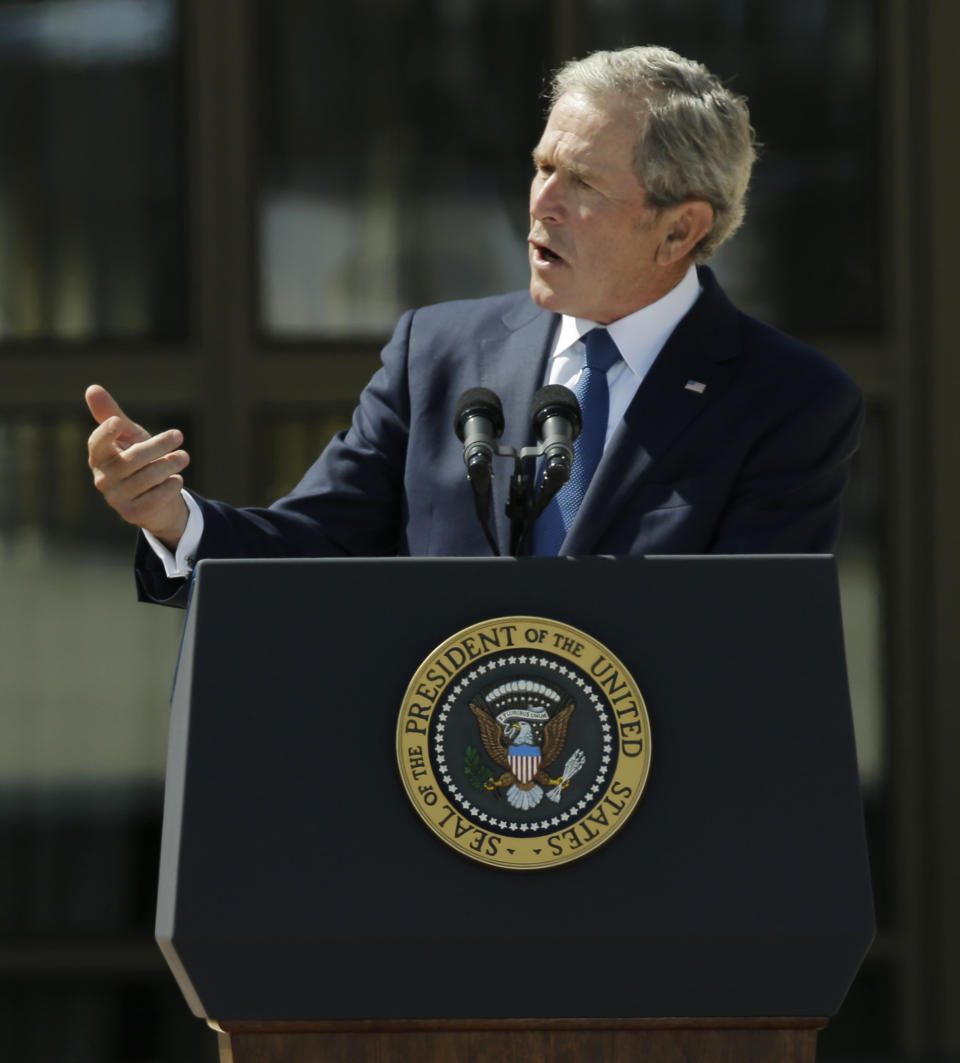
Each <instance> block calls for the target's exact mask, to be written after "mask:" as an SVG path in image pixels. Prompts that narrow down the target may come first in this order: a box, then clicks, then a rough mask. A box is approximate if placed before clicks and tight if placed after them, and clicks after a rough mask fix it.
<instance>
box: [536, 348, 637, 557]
mask: <svg viewBox="0 0 960 1063" xmlns="http://www.w3.org/2000/svg"><path fill="white" fill-rule="evenodd" d="M584 347H585V349H586V364H585V365H584V368H583V372H581V374H580V379H579V380H578V381H577V386H576V387H575V388H574V389H573V393H574V395H576V396H577V401H578V402H579V403H580V410H581V412H582V414H583V428H582V430H581V432H580V435H579V436H577V438H576V440H575V441H574V444H573V468H572V469H571V471H570V479H569V480H568V481H567V483H566V484H564V486H563V487H562V488H561V489H560V490H559V491H558V492H557V494H556V495H555V496H554V497H553V498H552V499H551V500H550V503H549V504H548V506H547V508H546V509H545V510H544V511H543V513H541V514H540V517H539V519H538V520H537V523H536V524H535V525H534V528H533V553H535V554H539V555H541V556H550V555H556V554H557V553H559V551H560V544H561V543H562V542H563V540H564V538H565V536H566V534H567V531H568V529H569V528H570V525H571V524H572V523H573V518H574V517H575V516H576V515H577V510H578V509H579V508H580V503H581V502H582V501H583V496H584V495H585V494H586V492H587V486H588V485H589V483H590V481H591V480H592V479H593V474H594V472H596V469H597V466H598V465H599V464H600V456H601V454H603V443H604V440H605V439H606V436H607V418H608V416H609V413H610V389H609V388H608V387H607V370H608V369H610V367H611V366H613V365H615V364H616V363H617V361H618V360H619V359H620V352H619V351H618V350H617V345H616V344H615V343H614V342H613V340H612V339H611V337H610V333H609V332H607V330H606V329H605V328H595V329H591V331H590V332H588V333H587V335H586V341H585V343H584Z"/></svg>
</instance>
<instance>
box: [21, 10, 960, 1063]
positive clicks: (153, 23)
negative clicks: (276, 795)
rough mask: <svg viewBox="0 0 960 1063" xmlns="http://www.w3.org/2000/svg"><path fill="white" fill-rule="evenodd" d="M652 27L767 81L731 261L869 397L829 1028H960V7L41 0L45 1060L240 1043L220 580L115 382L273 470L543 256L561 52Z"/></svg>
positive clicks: (33, 792) (39, 1047)
mask: <svg viewBox="0 0 960 1063" xmlns="http://www.w3.org/2000/svg"><path fill="white" fill-rule="evenodd" d="M650 42H655V43H662V44H666V45H668V46H670V47H672V48H674V49H676V50H677V51H679V52H681V53H683V54H686V55H690V56H692V57H695V58H699V59H701V60H703V61H704V62H705V63H706V64H707V65H708V66H709V67H710V68H711V69H712V70H714V71H715V72H716V73H718V74H719V75H721V76H722V77H723V78H724V80H725V81H727V82H728V83H730V84H731V85H732V87H733V88H734V89H735V90H737V91H739V92H742V93H744V94H746V95H747V96H748V97H749V99H750V103H751V111H752V114H753V118H754V124H755V126H756V128H757V132H758V136H759V138H760V140H761V142H762V144H763V151H762V156H761V159H760V161H759V163H758V166H757V169H756V172H755V178H754V184H753V186H752V191H751V197H750V205H749V210H748V218H747V222H746V224H745V226H744V228H743V230H742V231H741V232H740V233H739V234H738V235H737V236H736V238H735V239H734V241H733V242H732V243H731V244H730V245H729V246H728V247H727V248H725V249H723V251H722V252H721V254H720V255H719V256H718V258H717V260H716V262H715V263H714V266H715V269H716V271H717V273H718V274H719V276H720V279H721V281H722V283H723V284H724V285H725V287H726V288H727V290H728V292H729V293H730V294H731V295H732V296H733V297H734V299H735V300H736V301H737V302H738V303H739V304H740V305H741V306H742V307H743V308H744V309H746V310H748V311H750V312H753V313H755V314H756V315H757V316H759V317H761V318H763V319H765V320H767V321H769V322H771V323H772V324H774V325H777V326H779V327H782V328H784V329H786V330H788V331H790V332H793V333H794V334H796V335H798V336H800V337H801V338H803V339H805V340H807V341H808V342H811V343H813V344H814V345H815V346H818V347H820V348H821V349H822V350H824V351H825V352H826V353H827V354H829V355H830V356H831V357H832V358H833V359H834V360H835V361H837V362H838V363H839V364H840V365H842V366H843V367H844V368H846V369H847V371H848V372H850V374H851V375H852V376H853V377H854V378H855V379H857V380H858V382H859V383H860V384H861V386H862V388H863V389H864V392H865V394H866V396H867V400H868V410H869V414H868V423H867V427H866V431H865V436H864V440H863V446H862V448H861V451H860V454H859V455H858V458H857V462H856V468H855V475H854V480H853V483H852V485H851V489H850V492H849V497H848V503H847V511H846V519H845V529H844V536H843V541H842V543H841V547H840V550H839V553H838V557H839V562H840V571H841V582H842V594H843V607H844V614H845V622H846V628H847V651H848V658H849V669H850V680H851V693H852V698H853V704H854V715H855V724H856V730H857V742H858V752H859V757H860V767H861V777H862V783H863V790H864V798H865V807H866V813H867V823H868V831H869V836H870V843H871V855H872V865H873V875H874V884H875V892H876V899H877V908H878V919H879V925H880V932H879V936H878V939H877V943H876V945H875V947H874V949H873V951H872V953H871V955H870V957H869V958H868V960H867V963H866V964H865V966H864V969H863V971H862V973H861V975H860V976H859V978H858V979H857V981H856V983H855V984H854V986H853V988H852V990H851V993H850V996H849V998H848V1001H847V1004H846V1005H845V1007H844V1009H843V1011H842V1012H841V1015H840V1016H839V1017H838V1018H837V1019H836V1020H835V1021H834V1023H832V1024H831V1027H830V1028H829V1029H828V1031H827V1032H826V1033H825V1034H824V1035H823V1037H822V1051H821V1055H822V1057H823V1058H825V1059H826V1058H838V1059H839V1058H849V1059H855V1058H871V1059H894V1058H897V1059H901V1058H917V1059H919V1058H921V1057H928V1058H929V1057H932V1056H937V1057H944V1058H945V1057H948V1056H949V1055H951V1054H957V1055H958V1056H960V1017H958V1014H957V1009H956V1008H955V1007H951V1002H955V1001H956V1000H958V999H960V905H958V904H957V901H956V897H957V896H960V839H958V832H957V831H956V829H955V827H954V824H953V819H954V816H955V814H956V813H957V812H960V781H958V776H957V774H956V773H955V772H954V769H953V759H954V757H955V756H956V755H957V754H960V719H958V713H957V711H956V710H957V707H958V700H960V699H958V697H957V688H958V682H957V679H956V678H955V675H954V669H953V667H952V665H953V660H952V654H953V641H954V639H955V637H956V635H957V634H958V633H960V615H958V614H960V608H958V605H957V593H956V591H957V588H960V571H958V570H960V562H958V560H957V557H956V552H955V550H954V549H953V545H954V540H955V539H956V538H957V529H958V527H960V486H958V477H957V476H956V474H955V473H954V471H953V470H954V467H955V466H956V464H957V462H958V460H960V427H958V426H960V418H958V417H957V416H956V415H955V413H954V411H953V408H952V407H953V398H954V396H955V395H956V394H960V387H958V386H955V385H960V379H958V377H960V368H958V363H957V358H956V354H955V350H954V348H955V342H954V340H953V328H952V310H953V302H954V300H953V292H952V282H953V281H954V280H955V278H956V273H957V271H956V267H955V265H954V262H953V259H952V252H953V248H954V247H955V246H956V244H957V239H956V238H957V236H958V235H960V209H958V205H957V197H956V195H955V192H954V188H955V187H956V186H957V185H958V183H960V157H958V155H960V149H958V143H960V138H958V136H957V134H958V119H957V115H956V107H955V105H954V96H955V90H954V88H953V72H954V66H955V60H956V56H957V55H960V4H956V3H955V2H954V0H805V2H804V3H803V4H797V3H794V2H793V0H355V2H354V3H352V4H350V5H319V4H316V3H313V2H310V0H272V2H268V0H182V2H180V3H177V2H176V0H32V2H26V0H0V87H2V91H0V377H2V381H3V386H2V388H0V574H2V577H3V580H2V585H3V587H4V589H5V593H4V601H3V604H2V606H0V1030H3V1035H2V1036H3V1037H4V1040H5V1043H6V1045H7V1051H8V1052H9V1054H10V1058H16V1059H21V1060H47V1059H49V1060H65V1059H71V1060H77V1061H80V1063H85V1061H87V1060H90V1061H96V1063H105V1061H112V1060H117V1061H121V1060H155V1061H161V1060H163V1061H167V1060H171V1061H172V1060H177V1061H178V1063H187V1061H189V1060H212V1059H213V1058H214V1057H215V1046H214V1042H213V1038H212V1035H210V1034H209V1033H208V1032H207V1031H206V1030H205V1029H204V1028H203V1027H202V1026H201V1025H200V1024H199V1023H198V1022H196V1020H194V1019H192V1017H191V1016H190V1015H189V1013H188V1012H187V1009H186V1005H185V1004H183V1002H182V1000H181V999H180V997H179V995H178V993H177V991H176V989H175V987H174V985H173V981H172V978H171V977H170V975H169V974H168V973H167V971H166V970H165V968H164V967H163V964H162V961H161V959H160V956H159V953H158V951H157V950H156V948H155V947H154V945H153V944H152V919H153V904H154V899H155V876H156V861H157V849H158V842H159V821H160V802H161V796H162V778H163V769H164V757H165V741H166V723H167V711H168V707H167V699H168V694H169V688H170V681H171V676H172V670H173V664H174V661H175V657H176V650H177V643H178V639H179V632H180V626H181V623H182V614H179V613H176V612H173V611H167V610H162V609H156V608H150V607H146V606H139V605H137V604H135V603H134V601H133V589H132V577H131V575H130V571H129V564H130V559H131V554H132V543H133V535H132V534H131V532H130V530H129V529H128V528H126V527H125V526H123V525H122V524H121V522H120V521H119V519H117V518H115V517H114V516H113V514H112V513H110V512H109V511H108V510H107V509H106V507H105V506H104V505H103V504H102V502H101V500H100V498H99V496H98V495H97V494H96V492H95V491H94V490H93V488H92V486H91V485H90V482H89V473H88V470H87V469H86V465H85V457H86V454H85V438H86V435H87V433H88V430H89V418H88V416H87V414H86V410H85V408H84V406H83V402H82V394H83V389H84V386H85V385H86V384H88V383H92V382H94V381H96V382H100V383H103V384H105V385H106V386H108V387H109V388H111V390H113V391H114V393H115V394H116V395H117V396H118V397H119V399H120V400H121V402H122V403H123V405H124V407H125V408H126V409H128V410H129V411H130V412H131V414H132V415H134V416H135V417H137V418H138V419H139V420H141V421H142V423H144V424H146V425H149V426H152V427H154V428H161V427H166V426H170V425H174V424H175V425H177V426H179V427H181V428H183V429H184V431H185V435H186V438H187V445H188V447H189V449H190V451H191V453H192V455H193V464H192V466H191V469H190V470H189V482H190V484H191V485H192V486H194V487H196V488H197V489H198V490H200V491H202V492H203V493H205V494H209V495H212V496H215V497H219V498H223V499H226V500H228V501H232V502H236V503H253V502H255V503H263V502H268V501H270V500H271V499H272V498H274V497H276V495H277V494H279V493H281V492H282V491H284V490H286V489H288V488H289V487H291V486H292V485H293V483H295V482H296V480H297V479H298V478H299V475H300V473H301V472H302V471H303V469H305V468H306V466H307V465H308V464H309V462H310V461H312V459H313V457H314V456H315V455H316V453H317V452H318V451H319V449H320V448H321V447H322V446H323V444H324V442H325V441H326V440H327V439H328V438H329V437H330V435H331V434H332V433H333V432H334V431H336V430H337V429H338V428H339V427H341V426H342V425H343V424H344V423H345V422H346V420H347V418H348V417H349V413H350V409H351V407H352V404H353V402H354V400H355V398H356V395H357V394H358V392H359V390H360V388H361V387H362V386H363V384H364V382H365V381H366V379H367V378H368V377H369V375H370V374H371V372H372V371H373V369H374V368H375V366H376V364H377V354H378V351H379V349H380V347H381V345H382V343H383V342H384V340H385V339H386V337H387V336H388V335H389V332H390V330H391V328H392V326H393V324H394V322H395V320H396V318H397V317H398V316H399V314H400V313H401V312H402V311H403V310H404V309H406V308H407V307H409V306H414V305H419V304H422V303H425V302H434V301H437V300H440V299H447V298H458V297H463V296H471V295H484V294H490V293H493V292H496V291H503V290H507V289H510V288H516V287H523V286H525V283H526V253H525V233H526V190H527V185H528V181H529V175H530V163H529V153H530V150H531V148H532V146H533V144H534V143H535V142H536V140H537V138H538V136H539V131H540V127H541V125H542V121H543V114H544V102H543V100H542V98H541V95H540V94H541V91H542V88H543V84H544V79H545V77H546V75H547V73H548V72H549V71H550V70H551V69H552V68H553V67H554V66H556V65H557V63H559V62H560V61H562V60H563V59H565V58H568V57H570V56H574V55H582V54H585V53H586V52H588V51H591V50H594V49H596V48H606V47H618V46H621V45H625V44H632V43H650ZM785 608H789V603H785ZM810 752H811V756H815V755H816V736H815V735H811V751H810Z"/></svg>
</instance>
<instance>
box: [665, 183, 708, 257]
mask: <svg viewBox="0 0 960 1063" xmlns="http://www.w3.org/2000/svg"><path fill="white" fill-rule="evenodd" d="M712 226H713V207H711V206H710V204H709V203H707V202H705V201H704V200H702V199H691V200H688V201H687V202H686V203H680V204H679V205H678V206H676V207H673V208H672V209H671V210H670V211H669V224H668V226H667V231H666V232H665V234H664V237H663V240H662V241H661V243H660V246H659V247H658V248H657V264H658V265H660V266H672V265H673V264H674V263H676V262H679V261H681V260H682V259H684V258H686V257H687V255H689V254H690V252H691V251H692V250H693V249H694V248H695V247H696V246H697V244H699V243H700V241H701V240H702V239H703V238H704V237H705V236H706V235H707V233H708V232H710V229H711V227H712Z"/></svg>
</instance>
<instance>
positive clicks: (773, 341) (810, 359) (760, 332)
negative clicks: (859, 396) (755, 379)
mask: <svg viewBox="0 0 960 1063" xmlns="http://www.w3.org/2000/svg"><path fill="white" fill-rule="evenodd" d="M738 315H739V323H740V335H741V340H742V344H743V353H744V357H745V358H746V360H747V362H748V363H749V364H750V365H751V366H752V367H753V369H754V370H755V371H756V372H757V373H758V374H760V376H761V377H769V378H770V380H771V382H772V381H773V380H775V379H776V380H780V381H781V382H784V383H786V382H787V381H789V382H790V383H792V385H793V386H795V387H796V386H798V385H800V384H802V383H803V382H806V383H808V384H809V386H810V387H813V388H816V387H824V386H831V387H835V388H839V389H841V390H847V389H849V390H851V391H856V390H858V389H857V385H856V384H855V383H854V382H853V380H851V379H850V377H849V376H848V375H847V374H846V373H845V372H844V371H843V370H842V369H841V368H840V367H839V366H838V365H837V364H836V363H835V362H833V361H831V359H830V358H828V357H827V355H825V354H824V353H823V352H822V351H820V350H818V349H817V348H816V347H813V346H812V345H811V344H809V343H807V342H805V341H804V340H801V339H798V338H797V337H796V336H792V335H790V334H789V333H787V332H783V331H782V330H781V329H778V328H775V327H774V326H773V325H769V324H767V323H766V322H765V321H760V320H759V319H758V318H755V317H751V316H750V315H749V314H746V313H743V312H742V311H738Z"/></svg>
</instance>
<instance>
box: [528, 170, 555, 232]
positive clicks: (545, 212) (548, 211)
mask: <svg viewBox="0 0 960 1063" xmlns="http://www.w3.org/2000/svg"><path fill="white" fill-rule="evenodd" d="M562 213H563V202H562V199H561V196H560V189H559V188H558V186H557V175H556V174H550V175H549V176H548V177H547V178H545V179H543V180H538V179H537V178H534V181H533V184H532V185H531V186H530V215H531V217H533V218H536V219H537V220H538V221H551V220H554V221H555V220H557V219H558V218H559V217H560V216H561V215H562Z"/></svg>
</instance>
